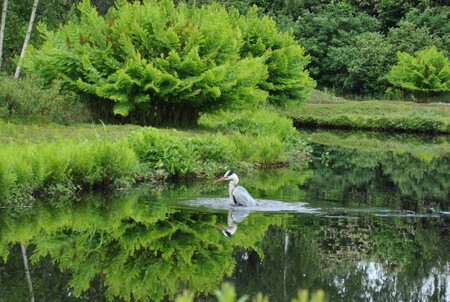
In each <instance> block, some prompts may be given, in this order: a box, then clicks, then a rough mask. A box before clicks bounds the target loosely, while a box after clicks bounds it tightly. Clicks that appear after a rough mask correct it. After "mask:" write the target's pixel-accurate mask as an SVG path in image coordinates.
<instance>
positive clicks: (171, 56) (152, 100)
mask: <svg viewBox="0 0 450 302" xmlns="http://www.w3.org/2000/svg"><path fill="white" fill-rule="evenodd" d="M79 11H80V14H81V16H80V18H79V20H73V21H71V22H69V23H67V24H66V25H64V26H61V27H60V28H59V29H58V30H57V31H55V32H50V31H48V30H47V29H45V27H43V26H41V28H40V29H41V31H42V33H43V36H44V37H46V42H45V43H44V44H43V45H42V47H41V48H40V49H39V50H32V51H31V52H30V56H29V60H28V62H27V64H28V67H29V72H30V73H33V74H35V75H37V76H39V77H42V78H43V79H44V80H46V81H48V82H50V81H51V80H53V79H61V80H62V81H63V82H64V83H65V84H66V88H68V89H72V90H74V91H76V92H78V93H80V94H82V95H84V96H86V98H85V101H86V103H87V104H89V105H90V107H91V110H92V112H93V113H94V114H95V115H98V116H96V117H98V118H102V119H103V117H104V116H105V115H106V116H108V114H105V112H109V116H112V114H111V112H110V110H111V109H110V108H113V113H114V114H115V115H120V116H122V117H126V118H128V119H125V118H121V121H128V120H131V121H133V122H137V123H140V124H152V125H159V124H194V123H196V122H197V119H198V118H199V116H200V114H201V113H204V112H211V111H215V110H218V109H223V108H230V107H238V108H242V107H246V108H254V107H255V105H257V104H259V103H261V102H264V101H265V100H266V99H267V98H268V96H270V100H271V102H273V103H277V104H282V103H283V102H286V101H288V100H289V99H300V100H303V99H305V98H306V96H307V95H308V93H309V88H311V87H313V86H314V81H312V79H311V78H310V77H309V75H308V73H307V72H306V71H305V67H306V64H308V62H309V57H308V56H306V55H305V53H304V51H303V49H302V48H301V47H300V46H299V45H297V44H296V43H295V41H294V39H293V37H292V35H291V34H289V33H281V32H279V31H278V30H277V29H276V24H275V22H274V21H273V20H271V19H270V18H268V17H265V18H262V19H260V18H259V17H258V16H257V14H256V9H255V10H252V11H251V12H250V13H249V14H248V15H247V16H240V15H239V14H238V13H237V12H236V11H235V10H233V11H231V12H230V13H229V12H227V11H226V9H225V8H224V7H223V6H221V5H219V4H213V5H209V6H202V7H201V8H192V7H187V6H186V5H184V4H180V5H178V6H175V5H174V4H173V2H172V1H170V0H165V1H144V2H142V3H141V2H134V3H133V4H131V3H126V2H121V3H118V5H117V7H116V8H112V9H111V10H110V11H109V12H108V14H106V15H105V16H99V15H98V14H97V12H96V10H95V9H94V8H93V7H92V6H91V5H90V2H89V1H88V0H85V1H83V2H82V3H81V4H80V5H79Z"/></svg>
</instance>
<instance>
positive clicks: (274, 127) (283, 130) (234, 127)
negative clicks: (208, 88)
mask: <svg viewBox="0 0 450 302" xmlns="http://www.w3.org/2000/svg"><path fill="white" fill-rule="evenodd" d="M199 124H200V125H202V126H204V127H207V128H210V129H211V128H214V129H218V130H220V131H223V132H225V133H234V132H240V133H242V134H248V135H252V136H263V135H269V136H270V135H274V136H276V137H279V138H281V139H285V138H287V137H289V136H291V135H294V134H295V133H296V130H295V128H294V127H293V124H292V120H291V119H290V118H287V117H284V116H281V115H279V114H278V113H276V112H274V111H270V110H269V109H264V108H261V109H258V110H243V111H224V112H221V113H219V114H215V115H210V114H207V115H203V116H202V117H201V118H200V120H199Z"/></svg>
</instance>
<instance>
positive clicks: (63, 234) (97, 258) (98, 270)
mask: <svg viewBox="0 0 450 302" xmlns="http://www.w3.org/2000/svg"><path fill="white" fill-rule="evenodd" d="M137 197H139V196H137V195H130V196H127V197H126V198H121V199H119V200H116V201H115V202H112V203H102V202H100V201H96V200H91V201H90V203H89V204H88V205H87V206H80V207H79V208H77V209H73V208H69V207H61V208H58V209H45V208H41V209H38V210H37V211H35V212H34V213H28V214H26V215H18V216H17V217H15V218H14V217H10V220H5V221H3V223H2V225H3V226H4V227H2V229H1V231H0V233H1V236H0V238H1V242H0V246H1V247H2V248H1V251H2V255H3V256H4V257H5V259H6V257H7V254H8V248H7V247H8V245H9V244H11V243H15V242H19V241H24V242H26V243H27V244H28V245H29V246H30V245H32V246H35V249H34V251H33V252H32V253H31V254H30V258H31V260H32V262H33V263H34V264H37V263H38V262H39V261H41V260H43V259H45V258H46V257H50V259H51V260H52V261H53V262H55V263H56V264H57V265H58V267H59V268H60V270H62V271H63V272H71V274H72V278H71V281H70V286H71V287H72V288H73V290H74V293H75V295H76V296H80V295H83V293H85V292H87V291H88V290H89V288H90V286H92V284H93V282H94V281H95V280H97V281H96V282H100V283H101V284H102V285H103V286H105V287H106V288H107V290H106V295H107V297H108V299H110V300H113V299H114V298H116V297H118V298H121V299H125V300H128V299H130V298H131V297H133V298H134V299H137V300H149V299H151V300H161V299H162V298H163V297H165V295H169V296H170V297H171V298H173V297H174V295H175V294H176V293H177V292H179V290H180V285H181V286H182V287H187V288H189V289H190V290H191V291H193V292H195V293H196V294H200V293H209V292H211V291H212V290H214V289H215V288H217V287H218V285H219V284H220V282H221V281H222V279H223V277H224V275H230V274H231V273H232V272H233V269H234V267H235V260H234V258H233V257H232V254H233V248H234V246H235V245H238V246H242V247H244V248H248V249H250V250H252V249H254V250H256V251H257V252H258V254H259V255H260V256H261V257H263V253H262V251H261V250H260V249H259V248H257V247H256V246H255V244H256V243H257V242H258V241H259V240H260V239H261V237H262V236H263V234H264V233H265V231H266V230H267V228H268V226H269V225H270V224H272V223H275V224H281V221H280V220H279V219H277V218H271V217H264V216H258V217H252V216H250V217H248V218H247V219H246V220H245V221H243V222H242V223H240V227H239V232H237V233H236V234H235V235H234V236H233V237H232V238H231V239H230V238H227V237H225V236H223V235H222V233H221V232H219V231H218V230H217V229H216V228H214V224H216V223H224V221H226V218H223V220H224V221H222V218H219V217H218V216H217V215H202V214H199V213H196V212H194V211H184V212H180V211H178V210H175V209H173V208H171V206H170V201H168V200H164V201H161V202H157V205H152V204H151V203H149V202H147V201H141V200H140V199H138V198H137Z"/></svg>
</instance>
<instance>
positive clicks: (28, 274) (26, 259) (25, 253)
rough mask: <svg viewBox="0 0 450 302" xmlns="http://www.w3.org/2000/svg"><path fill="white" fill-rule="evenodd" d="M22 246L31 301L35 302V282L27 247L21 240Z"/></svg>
mask: <svg viewBox="0 0 450 302" xmlns="http://www.w3.org/2000/svg"><path fill="white" fill-rule="evenodd" d="M20 248H21V249H22V257H23V267H24V268H25V275H26V277H27V281H28V289H29V290H30V296H31V302H34V290H33V283H32V282H31V273H30V266H29V265H28V255H27V248H26V246H25V244H24V243H23V242H20Z"/></svg>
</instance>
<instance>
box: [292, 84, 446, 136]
mask: <svg viewBox="0 0 450 302" xmlns="http://www.w3.org/2000/svg"><path fill="white" fill-rule="evenodd" d="M283 114H284V115H285V116H287V117H289V118H292V119H293V120H294V121H295V123H296V126H297V127H305V126H309V127H324V128H344V129H370V130H376V131H387V132H421V133H450V105H448V104H445V103H428V104H418V103H413V102H402V101H350V100H345V99H342V98H336V97H332V96H327V95H326V94H323V93H319V92H315V93H314V94H313V97H312V98H311V100H310V101H309V102H308V103H305V104H301V105H295V106H291V107H288V108H286V109H284V111H283Z"/></svg>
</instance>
